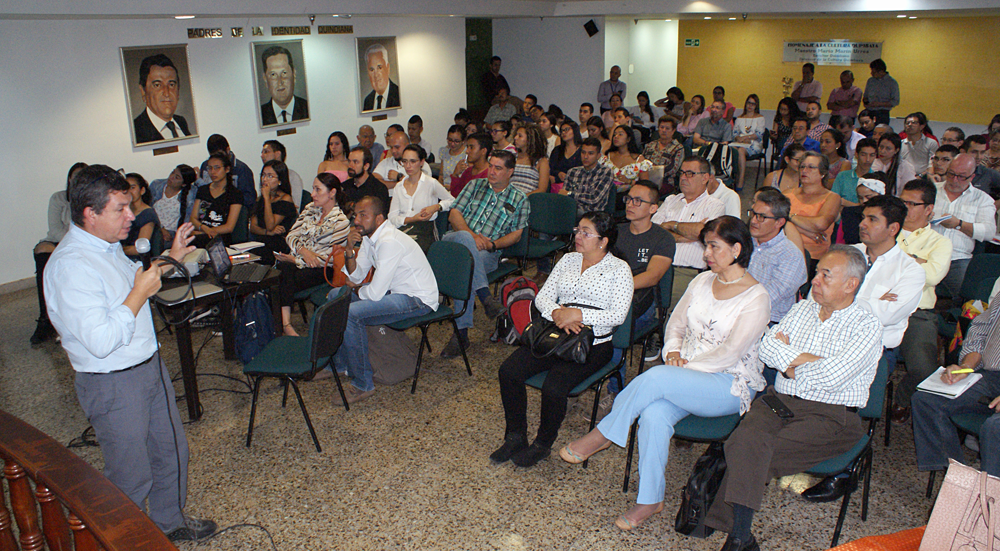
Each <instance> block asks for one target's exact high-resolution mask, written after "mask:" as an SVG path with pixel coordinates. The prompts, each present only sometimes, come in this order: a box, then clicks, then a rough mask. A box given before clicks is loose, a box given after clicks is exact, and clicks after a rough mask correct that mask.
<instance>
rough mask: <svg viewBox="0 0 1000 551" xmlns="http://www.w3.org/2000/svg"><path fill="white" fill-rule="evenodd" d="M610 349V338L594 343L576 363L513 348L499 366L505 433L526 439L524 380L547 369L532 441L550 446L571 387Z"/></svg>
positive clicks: (606, 357)
mask: <svg viewBox="0 0 1000 551" xmlns="http://www.w3.org/2000/svg"><path fill="white" fill-rule="evenodd" d="M613 353H614V347H612V346H611V341H608V342H605V343H601V344H598V345H594V346H593V347H592V348H591V349H590V355H589V356H587V363H585V364H578V363H575V362H567V361H563V360H560V359H552V358H544V359H538V358H535V357H534V356H533V355H532V354H531V350H529V349H528V348H527V347H523V346H522V347H520V348H518V349H517V350H515V351H514V353H513V354H511V355H510V356H509V357H508V358H507V359H506V360H504V362H503V364H502V365H501V366H500V373H499V375H500V398H501V400H503V410H504V417H505V418H506V421H507V432H506V434H520V435H522V436H524V438H525V440H527V434H528V412H527V410H528V392H527V389H526V388H525V386H524V382H525V381H527V380H528V379H530V378H531V377H532V376H534V375H536V374H538V373H541V372H542V371H546V370H548V372H549V374H548V375H547V376H546V377H545V384H544V385H543V386H542V411H541V421H540V422H539V424H538V435H537V436H536V437H535V443H536V444H538V445H541V446H544V447H546V448H551V447H552V444H554V443H555V441H556V436H558V435H559V427H560V426H561V425H562V422H563V419H564V418H565V417H566V403H567V400H566V398H567V396H568V395H569V392H570V391H571V390H573V387H575V386H576V385H578V384H580V383H581V382H583V380H584V379H586V378H587V377H590V376H591V375H593V373H594V372H595V371H597V370H598V369H600V368H601V367H604V365H606V364H607V363H608V362H609V361H611V356H612V354H613Z"/></svg>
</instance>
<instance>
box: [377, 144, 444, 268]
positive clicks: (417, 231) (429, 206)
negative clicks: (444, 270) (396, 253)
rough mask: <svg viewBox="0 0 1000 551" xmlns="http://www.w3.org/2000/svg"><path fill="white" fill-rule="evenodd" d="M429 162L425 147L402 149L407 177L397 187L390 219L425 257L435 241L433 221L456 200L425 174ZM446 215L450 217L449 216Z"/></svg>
mask: <svg viewBox="0 0 1000 551" xmlns="http://www.w3.org/2000/svg"><path fill="white" fill-rule="evenodd" d="M426 160H427V155H426V153H425V152H424V148H422V147H420V146H419V145H413V144H410V145H408V146H406V149H404V150H403V167H404V170H406V178H404V179H403V180H402V181H401V182H400V183H399V184H397V185H396V193H394V194H393V195H392V203H391V204H390V206H389V215H388V216H387V217H386V219H387V220H389V222H390V223H391V224H392V225H393V226H394V227H396V228H398V229H399V230H400V231H402V232H403V233H404V234H406V235H408V236H410V237H412V238H413V239H415V240H416V242H417V244H418V245H420V248H421V249H423V251H424V253H425V254H426V253H427V251H428V249H430V248H431V243H433V242H434V241H435V238H436V232H435V227H434V221H435V220H437V217H438V213H439V212H447V210H448V209H450V208H451V204H452V203H453V202H454V201H455V198H454V197H452V196H451V194H450V193H448V190H447V189H445V188H444V186H442V185H441V183H440V182H438V181H437V180H435V179H434V178H431V177H430V176H428V175H426V174H424V172H423V170H422V169H423V166H422V165H423V164H424V162H425V161H426ZM446 216H447V215H446Z"/></svg>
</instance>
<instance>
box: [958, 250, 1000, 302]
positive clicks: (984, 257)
mask: <svg viewBox="0 0 1000 551" xmlns="http://www.w3.org/2000/svg"><path fill="white" fill-rule="evenodd" d="M998 276H1000V254H985V253H983V254H974V255H972V260H970V261H969V268H968V269H967V270H966V271H965V279H964V280H962V292H961V293H960V294H961V295H962V299H963V300H973V299H977V300H981V301H983V302H987V301H989V300H990V291H992V290H993V284H994V283H996V280H997V277H998Z"/></svg>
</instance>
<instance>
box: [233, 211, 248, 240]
mask: <svg viewBox="0 0 1000 551" xmlns="http://www.w3.org/2000/svg"><path fill="white" fill-rule="evenodd" d="M249 210H250V209H248V208H247V207H246V205H244V206H243V207H242V208H240V216H239V218H237V219H236V227H235V228H233V240H232V242H233V243H246V242H247V241H250V213H249V212H248V211H249Z"/></svg>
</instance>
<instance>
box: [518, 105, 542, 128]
mask: <svg viewBox="0 0 1000 551" xmlns="http://www.w3.org/2000/svg"><path fill="white" fill-rule="evenodd" d="M544 114H545V108H544V107H542V106H541V105H533V106H531V109H530V110H528V118H527V119H524V120H522V121H521V122H525V123H534V124H538V123H540V122H541V120H542V115H544Z"/></svg>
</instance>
